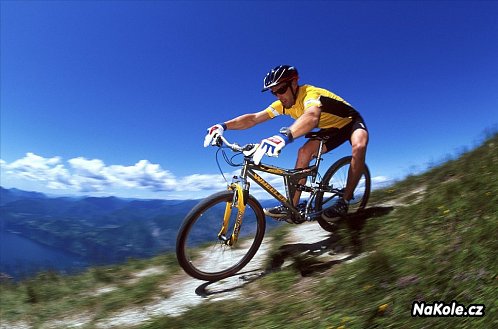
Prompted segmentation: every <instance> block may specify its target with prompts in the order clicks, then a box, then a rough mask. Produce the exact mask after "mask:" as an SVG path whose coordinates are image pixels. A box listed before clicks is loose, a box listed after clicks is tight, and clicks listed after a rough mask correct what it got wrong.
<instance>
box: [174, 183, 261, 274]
mask: <svg viewBox="0 0 498 329" xmlns="http://www.w3.org/2000/svg"><path fill="white" fill-rule="evenodd" d="M233 198H234V192H233V191H229V190H227V191H223V192H219V193H216V194H213V195H211V196H209V197H207V198H206V199H204V200H203V201H201V202H200V203H199V204H197V206H195V207H194V208H193V209H192V210H191V211H190V213H189V214H188V215H187V217H185V219H184V221H183V224H182V226H181V227H180V230H179V232H178V237H177V241H176V255H177V258H178V262H179V264H180V266H181V267H182V268H183V269H184V270H185V272H187V273H188V274H189V275H191V276H192V277H194V278H197V279H200V280H205V281H217V280H221V279H224V278H227V277H229V276H232V275H234V274H235V273H237V272H238V271H240V270H241V269H242V268H243V267H244V266H245V265H246V264H247V263H248V262H249V261H250V260H251V259H252V258H253V257H254V255H255V254H256V252H257V251H258V249H259V247H260V245H261V242H262V241H263V237H264V234H265V227H266V221H265V215H264V213H263V208H262V207H261V205H260V204H259V202H258V201H257V200H256V199H255V198H254V197H253V196H249V197H248V198H247V204H246V209H245V213H244V217H243V219H242V225H241V228H240V234H239V238H238V241H237V242H236V243H235V244H234V245H233V246H229V245H228V244H227V243H226V242H225V241H222V240H220V239H219V238H218V234H219V233H220V229H221V227H222V225H223V216H224V213H225V207H226V205H227V203H232V201H233ZM237 213H238V209H237V203H235V206H234V207H233V209H232V213H231V216H230V226H229V227H228V231H227V235H230V234H232V232H233V225H234V223H235V218H236V216H237Z"/></svg>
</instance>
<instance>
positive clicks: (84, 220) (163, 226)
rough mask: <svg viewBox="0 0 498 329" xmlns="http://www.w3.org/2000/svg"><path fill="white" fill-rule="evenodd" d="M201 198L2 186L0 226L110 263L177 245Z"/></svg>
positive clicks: (149, 254)
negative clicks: (56, 193)
mask: <svg viewBox="0 0 498 329" xmlns="http://www.w3.org/2000/svg"><path fill="white" fill-rule="evenodd" d="M197 202H198V200H137V199H120V198H116V197H105V198H96V197H80V198H72V197H48V196H46V195H44V194H42V193H37V192H27V191H22V190H18V189H5V188H3V187H0V228H1V229H2V230H7V231H13V232H16V233H18V234H20V235H22V236H24V237H26V238H29V239H31V240H34V241H37V242H40V243H43V244H45V245H48V246H52V247H56V248H58V249H61V250H64V251H69V252H72V253H75V254H78V255H81V256H83V257H85V258H86V259H88V260H89V261H91V262H92V263H109V262H116V261H121V260H124V259H126V258H129V257H147V256H152V255H155V254H157V253H158V252H161V251H171V250H173V249H174V246H175V241H176V233H177V231H178V228H179V226H180V224H181V222H182V220H183V218H184V217H185V215H186V214H187V213H188V211H189V210H190V209H191V208H192V207H193V206H194V205H195V204H196V203H197Z"/></svg>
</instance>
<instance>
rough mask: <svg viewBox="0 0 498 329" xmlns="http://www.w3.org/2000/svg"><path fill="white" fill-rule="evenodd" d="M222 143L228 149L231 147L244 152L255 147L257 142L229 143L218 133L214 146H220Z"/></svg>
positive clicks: (235, 150) (233, 149)
mask: <svg viewBox="0 0 498 329" xmlns="http://www.w3.org/2000/svg"><path fill="white" fill-rule="evenodd" d="M223 145H226V146H227V147H228V148H229V149H231V150H232V151H234V152H245V151H250V150H252V149H254V148H256V147H257V146H258V145H259V144H246V145H243V146H240V145H239V144H237V143H230V142H229V141H228V140H227V139H226V138H225V137H223V136H220V135H218V136H217V138H216V146H218V147H222V146H223Z"/></svg>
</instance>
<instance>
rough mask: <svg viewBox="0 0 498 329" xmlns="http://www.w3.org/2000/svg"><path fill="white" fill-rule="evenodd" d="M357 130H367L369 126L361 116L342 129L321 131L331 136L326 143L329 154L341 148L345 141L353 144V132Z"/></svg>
mask: <svg viewBox="0 0 498 329" xmlns="http://www.w3.org/2000/svg"><path fill="white" fill-rule="evenodd" d="M356 129H363V130H366V131H367V132H368V130H367V126H366V124H365V121H363V118H362V117H361V116H357V117H356V118H354V119H353V121H351V122H350V123H348V124H347V125H345V126H344V127H342V128H340V129H339V128H328V129H321V130H320V133H321V134H323V133H326V134H327V135H329V136H330V138H329V139H328V140H327V141H326V142H325V146H326V147H327V152H328V151H331V150H333V149H335V148H337V147H339V146H341V145H342V144H343V143H344V142H345V141H349V143H351V135H353V132H354V131H355V130H356Z"/></svg>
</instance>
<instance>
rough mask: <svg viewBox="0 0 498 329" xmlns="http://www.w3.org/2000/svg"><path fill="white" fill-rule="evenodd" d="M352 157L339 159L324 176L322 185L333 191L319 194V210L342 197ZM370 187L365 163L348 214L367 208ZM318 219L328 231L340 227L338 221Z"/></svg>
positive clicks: (317, 205)
mask: <svg viewBox="0 0 498 329" xmlns="http://www.w3.org/2000/svg"><path fill="white" fill-rule="evenodd" d="M351 158H352V157H351V156H347V157H344V158H341V159H339V160H337V161H336V162H335V163H334V164H333V165H332V166H330V168H329V169H328V170H327V172H326V173H325V175H324V176H323V179H322V185H324V186H329V187H330V188H331V191H333V192H322V193H318V194H317V197H316V201H315V202H316V203H315V209H316V210H317V211H321V210H322V209H326V208H328V207H331V206H333V205H334V204H335V202H337V200H338V198H339V197H342V192H343V191H344V189H345V188H346V183H347V181H348V173H349V167H350V164H351ZM370 189H371V178H370V171H369V170H368V167H367V165H365V169H364V170H363V172H362V174H361V177H360V181H359V182H358V185H357V186H356V188H355V190H354V192H353V199H351V200H350V202H349V212H348V214H354V213H357V212H359V211H361V210H363V209H364V208H365V206H366V205H367V202H368V198H369V197H370ZM334 191H336V192H334ZM317 221H318V224H320V226H321V227H322V228H323V229H324V230H326V231H329V232H335V231H336V230H337V228H338V227H337V223H336V222H329V221H326V220H325V219H323V218H322V217H321V216H320V217H318V218H317Z"/></svg>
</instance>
